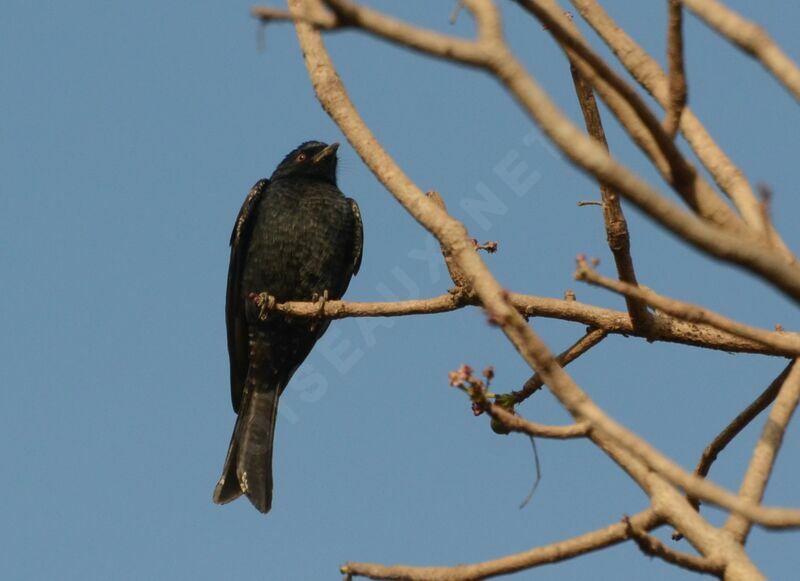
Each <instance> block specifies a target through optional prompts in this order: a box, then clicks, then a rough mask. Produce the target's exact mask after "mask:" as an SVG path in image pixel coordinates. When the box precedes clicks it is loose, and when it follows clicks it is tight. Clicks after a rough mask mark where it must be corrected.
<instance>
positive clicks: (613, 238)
mask: <svg viewBox="0 0 800 581" xmlns="http://www.w3.org/2000/svg"><path fill="white" fill-rule="evenodd" d="M570 73H571V74H572V82H573V84H574V85H575V93H576V94H577V96H578V103H579V104H580V106H581V111H582V112H583V120H584V122H585V123H586V130H587V131H588V132H589V135H591V136H592V138H593V139H595V140H596V141H597V142H598V143H600V144H601V145H602V146H603V147H605V148H606V150H608V141H606V134H605V131H603V122H602V120H601V119H600V111H599V110H598V109H597V102H596V101H595V99H594V93H593V92H592V88H591V87H590V86H589V85H588V84H587V83H586V81H585V80H584V79H583V77H582V76H581V74H580V73H579V72H578V69H577V68H576V67H575V64H574V63H572V64H571V65H570ZM600 196H601V197H602V199H603V205H602V207H603V222H604V223H605V227H606V240H607V241H608V247H609V248H610V249H611V254H612V255H613V256H614V263H615V264H616V265H617V273H618V274H619V279H620V280H623V281H625V282H627V283H630V284H632V285H636V284H637V282H636V271H635V270H634V268H633V258H632V257H631V240H630V235H629V233H628V223H627V221H626V220H625V214H624V213H623V211H622V206H621V205H620V203H619V197H618V196H617V194H616V192H614V190H612V189H611V188H610V187H609V185H608V184H606V183H603V182H601V183H600ZM625 304H626V306H627V307H628V313H630V315H631V322H632V323H633V326H634V327H635V328H636V329H638V330H640V331H645V330H646V329H647V328H648V327H649V326H650V323H651V322H652V319H653V317H652V316H651V315H650V312H649V311H648V310H647V305H646V304H645V303H644V302H642V301H640V300H638V299H632V298H629V297H625Z"/></svg>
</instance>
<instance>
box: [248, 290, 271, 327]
mask: <svg viewBox="0 0 800 581" xmlns="http://www.w3.org/2000/svg"><path fill="white" fill-rule="evenodd" d="M250 300H252V301H253V302H254V303H255V304H256V306H257V307H258V309H259V311H258V318H259V319H260V320H262V321H266V320H267V317H268V316H269V312H270V311H271V310H272V309H274V308H275V305H276V304H277V300H276V299H275V297H274V296H272V295H271V294H269V293H253V294H251V295H250Z"/></svg>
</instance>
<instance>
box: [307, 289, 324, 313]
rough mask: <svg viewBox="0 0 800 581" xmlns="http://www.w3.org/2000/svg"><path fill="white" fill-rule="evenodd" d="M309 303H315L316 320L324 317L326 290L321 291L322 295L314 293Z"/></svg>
mask: <svg viewBox="0 0 800 581" xmlns="http://www.w3.org/2000/svg"><path fill="white" fill-rule="evenodd" d="M311 302H312V303H317V318H319V319H321V318H322V317H323V315H325V303H327V302H328V289H325V290H324V291H322V294H321V295H320V294H319V293H314V294H313V295H311Z"/></svg>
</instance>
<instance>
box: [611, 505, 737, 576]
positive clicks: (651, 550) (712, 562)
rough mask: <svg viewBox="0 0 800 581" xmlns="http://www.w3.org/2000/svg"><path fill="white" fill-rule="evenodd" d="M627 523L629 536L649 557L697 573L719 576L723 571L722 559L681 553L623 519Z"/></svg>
mask: <svg viewBox="0 0 800 581" xmlns="http://www.w3.org/2000/svg"><path fill="white" fill-rule="evenodd" d="M625 522H626V524H627V525H628V532H629V534H630V535H631V538H632V539H633V540H634V541H635V542H636V544H637V545H638V547H639V549H640V550H641V551H642V552H643V553H644V554H645V555H648V556H650V557H658V558H659V559H663V560H664V561H666V562H667V563H672V564H674V565H678V566H679V567H682V568H683V569H688V570H689V571H696V572H698V573H706V574H708V575H715V576H717V577H721V576H722V573H723V572H724V571H725V563H724V561H720V560H717V559H709V558H707V557H697V556H695V555H690V554H688V553H682V552H680V551H676V550H674V549H671V548H670V547H667V546H666V545H665V544H664V543H662V542H661V541H659V540H658V539H657V538H656V537H654V536H652V535H649V534H647V533H646V532H645V531H643V530H641V529H639V528H637V527H636V526H634V524H633V523H632V522H631V521H630V520H628V519H625Z"/></svg>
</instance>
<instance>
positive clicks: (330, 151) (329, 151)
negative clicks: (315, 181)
mask: <svg viewBox="0 0 800 581" xmlns="http://www.w3.org/2000/svg"><path fill="white" fill-rule="evenodd" d="M337 149H339V144H338V143H331V144H330V145H329V146H328V147H326V148H325V149H323V150H322V151H320V152H319V153H318V154H317V155H315V156H314V157H313V158H312V159H311V161H312V162H313V163H319V162H321V161H322V160H323V159H328V158H329V157H330V156H332V155H336V150H337Z"/></svg>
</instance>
